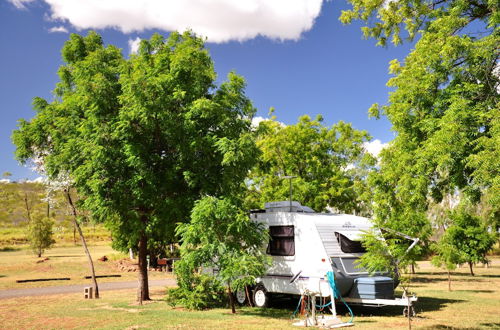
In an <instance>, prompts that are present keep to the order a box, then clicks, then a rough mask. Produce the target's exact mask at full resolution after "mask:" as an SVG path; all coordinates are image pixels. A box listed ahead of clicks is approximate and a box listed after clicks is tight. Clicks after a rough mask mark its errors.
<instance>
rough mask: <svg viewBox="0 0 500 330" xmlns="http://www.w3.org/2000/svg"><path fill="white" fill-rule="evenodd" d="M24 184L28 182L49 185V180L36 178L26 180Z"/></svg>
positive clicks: (41, 177)
mask: <svg viewBox="0 0 500 330" xmlns="http://www.w3.org/2000/svg"><path fill="white" fill-rule="evenodd" d="M23 182H26V183H47V182H48V180H47V178H46V177H43V176H39V177H38V178H36V179H34V180H25V181H23Z"/></svg>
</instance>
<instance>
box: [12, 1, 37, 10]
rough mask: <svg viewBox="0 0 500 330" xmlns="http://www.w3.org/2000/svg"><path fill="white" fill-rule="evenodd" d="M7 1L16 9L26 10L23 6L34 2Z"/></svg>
mask: <svg viewBox="0 0 500 330" xmlns="http://www.w3.org/2000/svg"><path fill="white" fill-rule="evenodd" d="M8 1H9V2H10V3H12V4H13V5H14V6H15V7H16V8H17V9H26V5H25V4H28V3H30V2H33V1H35V0H8Z"/></svg>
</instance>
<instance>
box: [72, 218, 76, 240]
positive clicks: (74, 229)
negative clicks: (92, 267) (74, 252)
mask: <svg viewBox="0 0 500 330" xmlns="http://www.w3.org/2000/svg"><path fill="white" fill-rule="evenodd" d="M73 244H75V245H76V225H75V223H74V222H73Z"/></svg>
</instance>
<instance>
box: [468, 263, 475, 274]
mask: <svg viewBox="0 0 500 330" xmlns="http://www.w3.org/2000/svg"><path fill="white" fill-rule="evenodd" d="M468 264H469V269H470V274H471V275H472V276H474V272H473V271H472V261H469V262H468Z"/></svg>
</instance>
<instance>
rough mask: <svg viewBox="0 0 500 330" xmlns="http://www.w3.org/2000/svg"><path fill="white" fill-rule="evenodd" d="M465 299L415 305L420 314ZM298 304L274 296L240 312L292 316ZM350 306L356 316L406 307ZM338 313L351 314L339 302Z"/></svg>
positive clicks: (424, 300)
mask: <svg viewBox="0 0 500 330" xmlns="http://www.w3.org/2000/svg"><path fill="white" fill-rule="evenodd" d="M464 301H465V300H458V299H443V298H433V297H419V299H418V301H417V303H416V304H415V305H414V306H415V309H416V311H417V314H418V313H420V312H430V311H438V310H441V309H443V308H444V307H445V306H446V305H448V304H453V303H460V302H464ZM297 304H298V299H297V298H289V297H283V298H274V299H273V300H271V302H270V303H269V308H243V309H241V310H239V311H238V313H241V314H243V315H251V316H261V317H273V318H290V317H291V316H292V314H293V312H294V311H295V310H296V308H297ZM350 307H351V309H352V311H353V313H354V315H355V316H402V315H403V309H404V307H403V306H384V307H373V306H357V305H352V306H351V305H350ZM325 312H326V311H325ZM337 314H338V315H347V314H349V311H348V310H347V308H346V307H345V305H344V304H337ZM367 322H368V321H367Z"/></svg>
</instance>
